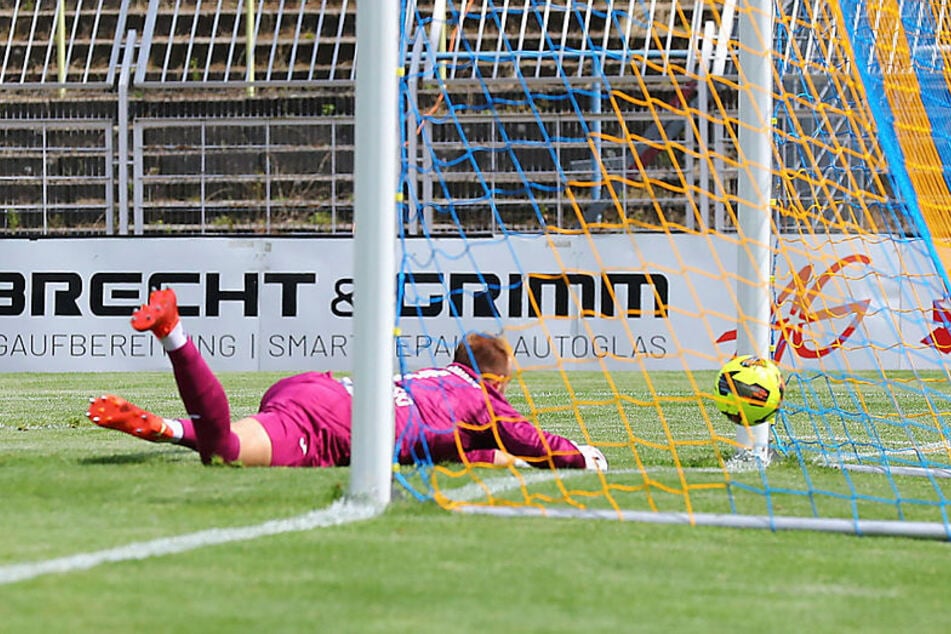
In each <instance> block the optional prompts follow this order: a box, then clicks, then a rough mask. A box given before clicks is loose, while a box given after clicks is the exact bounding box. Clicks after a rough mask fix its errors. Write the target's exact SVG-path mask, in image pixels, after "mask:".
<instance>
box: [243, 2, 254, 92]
mask: <svg viewBox="0 0 951 634" xmlns="http://www.w3.org/2000/svg"><path fill="white" fill-rule="evenodd" d="M244 21H245V25H244V33H245V39H246V40H247V48H246V50H245V63H246V64H247V67H248V68H247V71H246V73H245V79H246V80H247V82H248V97H253V96H254V47H255V46H256V43H255V37H254V0H248V4H247V6H246V7H245V14H244Z"/></svg>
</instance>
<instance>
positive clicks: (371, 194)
mask: <svg viewBox="0 0 951 634" xmlns="http://www.w3.org/2000/svg"><path fill="white" fill-rule="evenodd" d="M399 6H400V3H398V2H379V3H376V2H360V3H358V5H357V42H358V43H359V44H358V46H359V52H358V54H357V60H356V69H357V70H356V105H355V108H356V116H355V125H354V128H355V134H356V147H355V149H354V152H355V168H354V203H355V209H354V222H355V225H356V226H355V228H354V269H353V270H354V282H353V297H354V311H353V334H354V365H353V379H354V381H353V382H354V387H353V421H352V423H353V431H352V434H353V435H352V447H351V452H352V453H351V470H350V487H349V495H350V497H351V498H353V499H354V500H356V501H366V502H369V503H371V504H377V505H380V506H385V505H386V504H388V503H389V501H390V496H391V494H392V491H391V487H392V484H391V481H392V473H393V472H392V462H393V444H394V441H393V434H394V421H393V399H392V398H391V394H392V390H393V387H392V384H393V368H392V362H391V360H390V359H391V356H392V353H391V351H392V349H393V328H394V326H395V321H396V305H395V302H396V299H395V298H396V265H395V262H396V260H395V252H396V235H395V228H396V193H397V180H398V175H399V152H398V150H399V145H398V134H399V100H398V98H399V75H398V73H397V69H398V68H399V59H398V51H399V24H400V19H399ZM368 306H369V307H372V310H366V308H367V307H368Z"/></svg>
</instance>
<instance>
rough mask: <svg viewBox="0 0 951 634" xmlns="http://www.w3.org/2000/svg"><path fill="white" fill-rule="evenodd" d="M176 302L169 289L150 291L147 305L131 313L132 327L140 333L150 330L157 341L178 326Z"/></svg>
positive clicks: (173, 292) (172, 292)
mask: <svg viewBox="0 0 951 634" xmlns="http://www.w3.org/2000/svg"><path fill="white" fill-rule="evenodd" d="M178 321H179V319H178V300H177V299H176V298H175V291H173V290H172V289H170V288H166V289H162V290H157V291H152V294H151V295H149V303H148V304H145V305H143V306H142V307H141V308H139V309H138V310H137V311H135V312H134V313H132V327H133V328H134V329H135V330H138V331H140V332H143V331H146V330H151V331H152V332H153V333H155V336H156V337H158V338H159V339H163V338H165V337H167V336H168V333H170V332H172V330H173V329H174V328H175V326H176V325H178Z"/></svg>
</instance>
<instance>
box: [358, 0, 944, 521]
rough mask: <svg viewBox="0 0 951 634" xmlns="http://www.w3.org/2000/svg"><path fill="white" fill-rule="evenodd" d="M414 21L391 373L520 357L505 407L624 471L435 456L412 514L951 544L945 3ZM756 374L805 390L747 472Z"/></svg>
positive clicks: (746, 6) (434, 13) (459, 13)
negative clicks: (495, 341)
mask: <svg viewBox="0 0 951 634" xmlns="http://www.w3.org/2000/svg"><path fill="white" fill-rule="evenodd" d="M402 6H403V14H402V16H401V17H402V28H401V38H400V56H401V65H402V67H403V69H404V76H403V78H402V82H401V95H400V99H401V100H400V107H399V110H400V112H401V131H402V143H401V146H400V147H401V155H402V162H401V165H402V168H401V170H400V172H401V175H400V179H401V183H402V191H403V201H402V203H401V212H402V217H401V218H400V219H399V221H398V225H399V248H398V250H397V254H396V260H397V267H398V269H399V275H398V276H397V285H396V289H395V291H396V297H397V302H396V321H397V325H398V329H397V335H396V341H395V352H396V359H397V361H398V364H399V369H400V370H402V371H411V370H414V369H416V368H419V367H424V366H429V365H442V364H445V363H447V362H448V361H450V360H451V354H452V350H453V349H454V347H455V345H456V343H457V342H458V341H459V340H460V338H461V337H462V336H464V334H465V333H467V332H471V331H483V332H491V333H502V334H504V335H505V336H506V338H507V339H508V341H509V343H510V344H511V346H512V348H513V350H514V353H515V357H516V360H517V364H518V373H517V376H516V377H515V381H514V383H513V385H512V386H511V387H510V388H509V394H510V400H512V402H513V404H514V405H516V407H518V408H519V409H520V410H521V411H523V412H524V413H525V414H526V415H527V416H528V417H529V418H530V419H531V420H533V421H535V422H537V424H538V425H539V426H540V427H543V428H545V429H547V430H550V431H553V432H556V433H559V434H561V435H564V436H567V437H569V438H572V439H574V440H576V441H578V442H583V443H586V444H592V445H595V446H597V447H599V448H600V449H601V450H602V451H603V452H604V453H605V454H606V455H607V457H608V459H609V462H610V470H609V471H607V472H582V471H564V470H562V471H555V470H546V469H532V470H528V469H518V468H515V467H511V468H486V467H477V466H474V465H468V464H461V465H460V464H432V462H431V461H430V460H428V458H427V454H426V451H425V449H423V450H422V451H420V455H419V460H418V463H417V464H416V465H415V466H414V467H411V468H410V467H403V468H400V469H397V470H396V471H395V473H396V477H397V480H398V481H399V483H400V485H401V486H402V487H404V488H405V489H406V490H407V491H409V492H411V493H412V494H413V495H416V496H418V497H420V498H425V499H435V500H436V502H438V503H439V504H440V505H442V506H444V507H445V508H448V509H453V510H458V511H466V512H480V513H495V514H538V515H546V516H552V517H561V516H569V517H598V518H603V517H606V518H616V519H622V520H638V521H647V522H666V523H684V524H692V525H700V524H715V525H725V526H740V527H742V526H751V527H762V528H768V529H774V530H775V529H785V528H806V529H814V530H824V531H841V532H851V533H857V534H895V535H909V536H919V537H934V538H939V539H946V538H948V537H949V536H951V525H949V521H948V502H947V495H948V492H949V491H951V484H949V482H951V481H949V480H948V479H947V478H948V476H951V442H949V438H948V436H949V427H948V422H947V416H948V413H949V412H951V398H949V395H951V389H949V386H948V378H949V377H948V367H949V366H948V355H949V353H951V330H949V327H951V301H949V300H948V298H949V287H951V286H949V283H948V277H947V273H946V262H945V261H946V259H947V257H948V252H947V247H948V241H949V237H951V216H949V211H948V210H949V209H951V196H949V191H948V176H949V174H948V171H947V168H946V167H945V166H946V165H951V147H949V144H948V141H949V138H948V133H949V131H951V117H948V116H947V114H946V113H947V112H949V107H951V99H949V91H948V85H949V83H948V82H949V80H951V75H949V73H948V61H949V59H948V56H949V53H951V16H949V15H948V14H947V13H946V9H945V8H944V3H942V2H937V1H934V2H915V3H902V2H898V1H897V0H876V1H874V2H872V1H866V0H834V1H832V2H811V1H809V0H780V1H778V2H758V1H756V2H747V1H746V0H741V1H739V2H736V1H733V0H718V1H716V2H707V1H700V0H657V1H653V0H652V1H649V2H648V1H643V0H630V1H628V2H623V1H617V2H615V1H610V0H606V1H588V2H577V1H571V0H565V1H541V0H483V1H481V2H466V1H459V0H434V1H433V2H431V3H429V2H426V3H424V2H415V1H413V0H405V1H404V3H403V5H402ZM361 50H362V49H361ZM358 57H359V53H358ZM358 221H359V220H358ZM746 352H753V353H758V354H764V355H769V356H771V357H772V358H773V359H774V360H775V361H776V362H777V363H778V364H779V366H780V367H781V369H782V371H783V373H784V375H785V378H786V391H785V399H784V401H783V405H782V408H781V410H780V411H779V413H778V415H777V417H776V419H775V421H774V422H773V424H772V425H771V427H767V428H766V431H767V434H768V441H769V444H770V448H771V453H770V460H767V461H766V463H768V464H766V463H763V462H757V463H756V464H755V468H753V469H749V470H736V469H733V468H731V466H730V459H731V457H732V456H733V455H734V454H735V453H736V451H737V449H739V448H741V446H742V443H743V439H744V438H745V436H744V433H742V430H739V429H738V428H737V425H736V424H735V423H733V422H731V421H730V420H727V419H726V418H724V417H723V416H722V415H721V414H720V413H719V412H718V411H717V409H716V407H715V403H714V387H715V386H714V384H715V377H716V374H717V370H718V369H719V368H720V367H721V366H722V365H723V364H724V363H725V362H726V361H728V360H729V359H730V358H731V357H733V356H734V355H735V354H737V353H746Z"/></svg>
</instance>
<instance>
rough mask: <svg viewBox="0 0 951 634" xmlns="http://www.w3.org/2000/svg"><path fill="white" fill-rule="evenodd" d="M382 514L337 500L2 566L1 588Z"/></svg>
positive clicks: (366, 505) (0, 569)
mask: <svg viewBox="0 0 951 634" xmlns="http://www.w3.org/2000/svg"><path fill="white" fill-rule="evenodd" d="M381 511H382V509H381V508H379V507H377V506H374V505H370V504H361V503H356V502H351V501H346V500H337V501H336V502H334V503H333V504H332V505H330V506H329V507H327V508H325V509H319V510H315V511H310V512H309V513H305V514H303V515H298V516H297V517H290V518H287V519H281V520H271V521H268V522H264V523H263V524H256V525H253V526H237V527H234V528H211V529H208V530H204V531H198V532H196V533H187V534H185V535H176V536H174V537H163V538H159V539H153V540H151V541H144V542H133V543H131V544H126V545H125V546H119V547H116V548H109V549H106V550H98V551H94V552H87V553H79V554H76V555H69V556H66V557H58V558H56V559H47V560H45V561H37V562H32V563H23V564H11V565H7V566H0V585H6V584H10V583H16V582H18V581H27V580H29V579H35V578H36V577H40V576H43V575H49V574H57V573H67V572H75V571H77V570H89V569H90V568H94V567H96V566H99V565H102V564H105V563H114V562H118V561H131V560H137V559H148V558H149V557H161V556H163V555H173V554H176V553H183V552H185V551H189V550H195V549H196V548H203V547H205V546H215V545H219V544H227V543H229V542H239V541H246V540H249V539H257V538H258V537H266V536H268V535H279V534H281V533H292V532H299V531H307V530H311V529H314V528H325V527H328V526H337V525H340V524H348V523H350V522H358V521H361V520H367V519H370V518H372V517H374V516H376V515H379V514H380V512H381Z"/></svg>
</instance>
